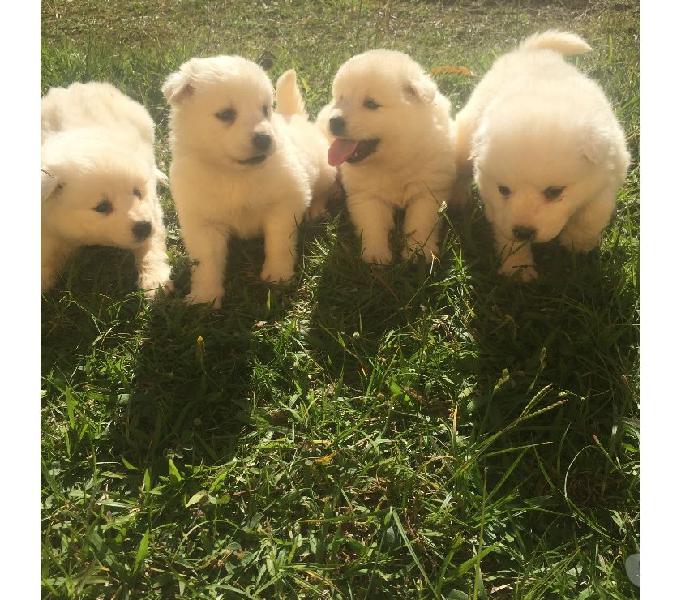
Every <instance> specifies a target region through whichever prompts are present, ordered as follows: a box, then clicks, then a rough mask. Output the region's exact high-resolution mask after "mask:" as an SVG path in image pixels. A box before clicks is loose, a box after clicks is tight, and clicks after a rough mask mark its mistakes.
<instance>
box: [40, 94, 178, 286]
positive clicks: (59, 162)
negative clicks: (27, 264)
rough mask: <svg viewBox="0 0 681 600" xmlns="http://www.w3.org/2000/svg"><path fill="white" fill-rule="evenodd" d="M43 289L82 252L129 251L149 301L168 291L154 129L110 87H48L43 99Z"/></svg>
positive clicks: (146, 117) (141, 110)
mask: <svg viewBox="0 0 681 600" xmlns="http://www.w3.org/2000/svg"><path fill="white" fill-rule="evenodd" d="M41 135H42V144H41V197H42V198H41V200H42V201H41V213H42V232H41V233H42V235H41V287H42V289H43V290H49V289H50V288H52V287H53V286H54V284H55V282H56V278H57V276H58V274H59V271H60V270H61V268H62V266H63V264H64V262H65V261H66V259H67V258H68V257H69V256H70V255H71V254H72V253H73V251H74V250H76V249H77V248H78V247H80V246H85V245H103V246H116V247H119V248H126V249H130V250H132V251H133V252H134V254H135V259H136V262H137V266H138V270H139V286H140V288H142V289H143V290H145V293H146V295H147V296H153V295H154V294H155V293H156V291H157V290H159V289H167V288H170V287H171V281H170V266H169V265H168V257H167V255H166V242H165V228H164V226H163V215H162V210H161V205H160V203H159V201H158V197H157V195H156V182H157V180H158V179H162V180H165V175H163V173H160V172H159V171H158V170H157V169H156V162H155V158H154V123H153V121H152V119H151V117H150V116H149V113H148V112H147V111H146V109H145V108H144V107H143V106H142V105H141V104H139V103H137V102H135V101H134V100H132V99H131V98H128V97H127V96H126V95H125V94H123V93H122V92H120V91H119V90H118V89H116V88H115V87H113V86H112V85H109V84H107V83H98V82H90V83H85V84H83V83H74V84H72V85H71V86H69V87H67V88H52V89H50V90H49V91H48V93H47V94H46V95H45V96H44V97H43V99H42V101H41Z"/></svg>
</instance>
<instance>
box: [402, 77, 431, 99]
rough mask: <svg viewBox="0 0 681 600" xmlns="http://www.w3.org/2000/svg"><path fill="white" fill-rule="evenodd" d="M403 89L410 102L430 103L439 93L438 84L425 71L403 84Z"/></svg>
mask: <svg viewBox="0 0 681 600" xmlns="http://www.w3.org/2000/svg"><path fill="white" fill-rule="evenodd" d="M402 91H403V92H404V95H405V97H406V98H407V100H408V101H409V102H414V101H417V102H422V103H423V104H430V103H431V102H432V101H433V100H434V99H435V94H437V85H436V84H435V82H434V81H433V80H432V79H431V78H430V77H428V75H426V74H425V73H421V74H420V75H417V76H416V77H412V78H411V79H410V80H409V81H407V82H406V83H405V84H404V85H403V86H402Z"/></svg>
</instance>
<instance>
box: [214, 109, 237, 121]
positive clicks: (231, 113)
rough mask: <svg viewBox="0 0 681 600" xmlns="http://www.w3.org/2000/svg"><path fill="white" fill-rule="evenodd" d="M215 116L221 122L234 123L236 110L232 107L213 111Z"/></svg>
mask: <svg viewBox="0 0 681 600" xmlns="http://www.w3.org/2000/svg"><path fill="white" fill-rule="evenodd" d="M215 116H216V117H217V118H218V119H220V120H221V121H222V122H223V123H234V121H235V120H236V111H235V110H234V109H233V108H225V109H223V110H221V111H219V112H216V113H215Z"/></svg>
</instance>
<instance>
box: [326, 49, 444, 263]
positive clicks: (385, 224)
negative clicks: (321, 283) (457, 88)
mask: <svg viewBox="0 0 681 600" xmlns="http://www.w3.org/2000/svg"><path fill="white" fill-rule="evenodd" d="M332 93H333V100H332V102H331V104H330V105H328V106H326V107H325V108H324V109H323V110H322V112H321V113H320V117H319V121H320V122H323V123H326V127H327V128H328V131H329V133H330V134H331V136H332V138H333V141H332V143H331V146H330V147H329V152H328V160H329V163H330V164H331V165H334V166H339V168H340V173H341V179H342V182H343V186H344V187H345V190H346V192H347V206H348V211H349V213H350V218H351V219H352V222H353V223H354V225H355V228H356V230H357V233H358V234H359V235H360V236H361V238H362V258H363V259H364V260H365V261H366V262H370V263H378V264H386V263H389V262H391V261H392V252H391V250H390V246H389V243H388V237H389V233H390V231H391V229H392V228H393V225H394V210H395V209H396V208H401V209H404V210H405V217H404V235H405V238H406V243H405V246H404V249H403V252H402V255H403V257H404V258H407V257H410V256H412V255H414V254H415V253H419V254H423V255H425V257H426V258H427V259H428V260H431V259H432V257H433V256H434V255H436V254H437V252H438V246H439V233H440V232H439V229H440V211H441V208H442V206H443V204H444V203H447V202H448V201H449V200H450V197H451V195H452V187H453V183H454V179H455V168H454V165H455V160H454V158H455V155H454V135H453V122H452V120H451V118H450V102H449V100H447V98H445V97H444V96H443V95H442V94H441V93H440V92H439V91H438V88H437V85H436V84H435V82H434V81H433V80H432V79H431V78H430V77H429V76H428V75H427V74H426V73H425V71H424V70H423V69H422V68H421V67H420V66H419V65H418V63H416V62H415V61H414V60H412V59H411V58H410V57H409V56H407V55H406V54H403V53H401V52H395V51H392V50H370V51H368V52H365V53H363V54H359V55H357V56H353V57H352V58H350V59H349V60H348V61H346V62H345V63H344V64H343V65H341V67H340V69H339V70H338V72H337V73H336V76H335V78H334V81H333V88H332Z"/></svg>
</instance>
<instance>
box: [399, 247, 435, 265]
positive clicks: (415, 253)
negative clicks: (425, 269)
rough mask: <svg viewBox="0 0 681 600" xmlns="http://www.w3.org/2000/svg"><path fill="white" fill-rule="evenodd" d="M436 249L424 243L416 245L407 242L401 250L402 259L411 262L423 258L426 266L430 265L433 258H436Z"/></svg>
mask: <svg viewBox="0 0 681 600" xmlns="http://www.w3.org/2000/svg"><path fill="white" fill-rule="evenodd" d="M437 251H438V248H437V246H436V245H435V244H431V243H428V242H427V243H426V244H425V245H423V246H422V245H421V244H417V243H414V242H407V244H406V245H405V247H404V248H402V252H401V255H402V258H403V259H404V260H413V259H417V258H424V259H425V260H426V262H427V263H428V264H430V263H431V262H432V261H433V260H434V259H435V258H437Z"/></svg>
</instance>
